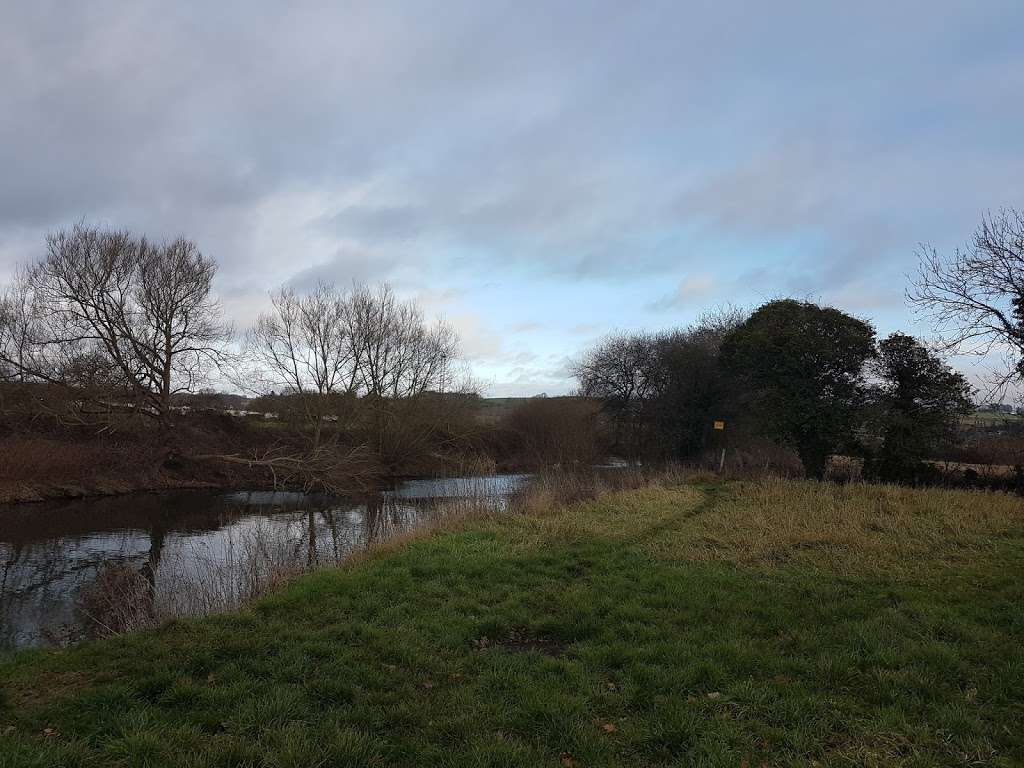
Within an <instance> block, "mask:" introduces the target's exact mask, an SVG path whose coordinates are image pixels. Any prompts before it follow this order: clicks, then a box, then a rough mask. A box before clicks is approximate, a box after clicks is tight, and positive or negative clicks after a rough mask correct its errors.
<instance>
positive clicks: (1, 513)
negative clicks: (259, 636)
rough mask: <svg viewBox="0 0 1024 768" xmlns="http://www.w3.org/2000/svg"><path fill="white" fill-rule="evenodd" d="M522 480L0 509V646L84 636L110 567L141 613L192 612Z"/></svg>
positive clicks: (495, 504)
mask: <svg viewBox="0 0 1024 768" xmlns="http://www.w3.org/2000/svg"><path fill="white" fill-rule="evenodd" d="M525 479H526V476H524V475H499V476H494V477H480V478H455V479H445V480H414V481H408V482H405V483H401V484H400V485H398V486H397V487H396V488H395V489H394V490H391V491H386V492H383V493H378V494H374V495H371V496H368V497H364V498H358V499H356V498H351V499H349V498H338V497H329V496H316V495H304V494H296V493H280V492H278V493H270V492H251V493H230V494H209V493H203V492H177V493H166V494H133V495H130V496H122V497H111V498H102V499H91V500H80V501H73V502H63V503H42V504H27V505H16V506H11V507H7V508H2V509H0V648H20V647H29V646H34V645H48V644H57V645H59V644H65V643H68V642H73V641H75V640H79V639H81V638H82V637H84V636H87V635H88V634H89V633H90V632H91V631H93V630H95V629H96V626H95V624H96V622H95V620H94V619H95V618H96V617H95V614H87V612H86V611H85V610H84V609H83V602H84V601H83V594H91V593H90V592H89V590H90V589H92V590H94V589H95V586H94V585H95V584H96V583H97V579H98V578H102V577H103V576H104V574H106V573H108V572H110V571H111V569H115V570H116V569H120V570H121V571H122V572H125V573H129V574H132V575H133V576H134V577H136V579H137V580H140V581H139V583H142V584H144V585H146V589H145V590H144V592H141V593H138V594H133V595H132V597H131V600H132V601H134V602H147V601H148V602H147V604H146V605H145V606H144V608H145V610H147V611H156V612H159V613H160V614H161V615H167V614H173V615H183V614H200V613H204V612H208V611H210V610H217V609H220V608H223V607H229V606H230V605H231V604H236V603H238V602H241V601H244V599H246V598H247V596H248V595H249V594H250V593H251V592H252V591H253V590H257V589H259V588H260V587H261V586H262V585H263V582H264V581H265V580H267V579H272V578H274V576H275V574H276V573H277V572H278V571H280V570H295V569H300V570H305V569H308V568H315V567H318V566H323V565H330V564H334V563H337V562H339V561H341V560H343V559H344V558H345V557H347V556H348V555H349V554H351V553H352V552H354V551H358V550H361V549H364V548H366V547H367V546H368V545H369V544H372V543H374V542H379V541H382V540H384V539H387V538H389V537H391V536H394V535H396V534H400V533H403V532H405V531H408V530H410V529H412V528H414V527H416V526H419V525H423V524H424V523H428V522H430V521H434V520H437V519H439V518H441V517H443V516H444V515H446V514H450V513H452V512H453V511H455V510H457V509H459V508H461V507H463V506H464V505H465V504H467V503H473V504H480V503H483V504H486V505H488V506H490V507H492V508H494V509H501V508H502V507H503V505H504V504H505V503H506V500H507V496H508V495H509V494H510V493H511V492H513V491H515V490H516V489H517V488H519V487H520V486H521V484H522V483H523V482H524V480H525ZM85 602H87V601H85ZM134 608H136V609H141V608H142V607H141V606H134Z"/></svg>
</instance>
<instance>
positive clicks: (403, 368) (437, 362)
mask: <svg viewBox="0 0 1024 768" xmlns="http://www.w3.org/2000/svg"><path fill="white" fill-rule="evenodd" d="M350 308H351V329H352V335H353V339H354V343H355V344H356V346H357V348H358V350H359V354H360V364H359V378H360V386H361V388H362V391H363V393H364V394H367V395H372V396H375V397H379V398H392V399H398V398H406V397H414V396H416V395H420V394H422V393H424V392H426V391H428V390H434V391H441V392H443V391H445V390H447V389H449V388H450V387H451V385H452V363H453V361H454V359H455V356H456V353H457V352H458V347H459V340H458V337H457V335H456V334H455V332H454V330H453V329H452V328H451V327H450V326H448V325H446V324H445V323H444V322H441V321H438V322H436V323H435V324H433V325H430V324H428V323H427V322H426V320H425V319H424V317H423V310H422V309H420V307H419V306H418V305H417V304H416V303H415V302H412V301H404V302H403V301H399V300H398V299H397V298H396V297H395V294H394V291H392V290H391V287H390V286H389V285H387V284H384V285H381V286H380V287H379V288H378V289H377V290H375V291H372V290H370V289H367V288H357V289H356V290H355V291H354V292H353V293H352V296H351V298H350Z"/></svg>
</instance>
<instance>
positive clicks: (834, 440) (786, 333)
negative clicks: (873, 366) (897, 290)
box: [720, 299, 875, 478]
mask: <svg viewBox="0 0 1024 768" xmlns="http://www.w3.org/2000/svg"><path fill="white" fill-rule="evenodd" d="M874 344H875V331H874V328H872V327H871V325H870V324H868V323H866V322H865V321H863V320H859V319H858V318H856V317H851V316H850V315H847V314H846V313H844V312H841V311H839V310H838V309H833V308H831V307H819V306H818V305H816V304H812V303H810V302H806V301H797V300H795V299H780V300H776V301H771V302H769V303H767V304H765V305H764V306H762V307H760V308H759V309H758V310H757V311H756V312H754V314H752V315H751V316H750V318H749V319H748V320H747V321H746V322H745V323H743V324H742V325H740V326H739V327H738V328H737V329H736V330H734V331H733V332H732V333H730V334H729V335H728V336H727V337H726V338H725V341H724V342H723V343H722V349H721V353H720V359H721V363H722V366H723V369H724V370H725V371H727V372H728V373H729V374H730V376H731V377H732V378H733V380H734V382H735V383H736V384H737V385H739V386H740V388H741V392H742V395H741V401H742V403H743V408H744V409H745V410H746V414H745V415H746V416H747V417H748V418H749V419H750V420H752V422H753V423H754V424H755V425H756V427H757V429H758V430H759V431H760V432H761V434H763V435H764V436H766V437H769V438H771V439H773V440H775V441H777V442H779V443H781V444H783V445H787V446H790V447H792V448H793V449H794V450H796V452H797V454H798V455H799V456H800V460H801V461H802V462H803V465H804V470H805V471H806V472H807V474H808V475H810V476H811V477H817V478H821V477H823V476H824V474H825V469H826V466H827V464H828V457H829V455H830V454H832V453H835V452H836V451H837V450H839V449H841V448H845V447H846V446H847V445H849V444H851V443H852V442H853V432H854V427H855V425H856V423H857V417H858V413H859V412H860V406H861V404H862V398H863V392H864V388H863V381H864V378H863V377H864V366H865V362H866V361H867V360H868V359H869V358H870V357H871V355H872V354H873V352H874Z"/></svg>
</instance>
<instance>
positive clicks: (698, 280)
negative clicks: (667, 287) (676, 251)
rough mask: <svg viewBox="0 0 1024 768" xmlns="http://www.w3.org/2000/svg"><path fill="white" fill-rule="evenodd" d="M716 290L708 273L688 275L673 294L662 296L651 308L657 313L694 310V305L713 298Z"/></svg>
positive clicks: (712, 278)
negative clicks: (682, 309)
mask: <svg viewBox="0 0 1024 768" xmlns="http://www.w3.org/2000/svg"><path fill="white" fill-rule="evenodd" d="M714 289H715V279H714V277H712V276H711V275H709V274H707V273H698V274H695V275H687V276H686V277H684V278H683V279H682V280H681V281H680V282H679V285H678V286H677V287H676V290H675V291H673V292H672V293H670V294H668V295H666V296H662V297H661V298H660V299H658V300H656V301H654V302H652V303H651V304H650V305H649V306H650V308H651V309H652V310H654V311H656V312H665V311H668V310H673V309H679V308H686V309H693V307H694V305H695V304H696V305H697V306H700V303H702V302H707V301H708V299H710V298H712V296H713V291H714Z"/></svg>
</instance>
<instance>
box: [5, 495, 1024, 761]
mask: <svg viewBox="0 0 1024 768" xmlns="http://www.w3.org/2000/svg"><path fill="white" fill-rule="evenodd" d="M938 493H939V492H936V491H929V492H921V493H920V495H918V494H917V492H913V491H905V490H899V489H891V488H888V489H887V488H871V487H863V486H858V487H851V488H849V489H846V490H844V489H840V488H837V487H835V486H825V485H816V484H812V483H792V484H786V483H780V482H774V483H772V482H769V483H750V484H730V485H726V486H705V487H702V488H695V487H692V486H680V487H670V488H651V489H644V490H640V491H631V492H625V493H620V494H615V495H611V496H608V497H605V498H602V499H600V500H598V501H596V502H589V503H585V504H581V505H577V506H574V507H572V508H570V509H567V510H563V511H560V512H557V513H552V514H549V515H533V516H525V517H510V518H505V519H503V520H499V521H477V522H469V523H465V524H464V525H462V526H460V527H458V529H456V530H451V531H441V532H437V533H434V534H432V535H430V536H428V537H425V538H423V539H419V540H413V541H411V542H409V543H407V544H405V545H404V546H402V547H401V548H400V549H397V550H395V551H392V552H387V553H381V554H379V555H377V556H375V557H371V558H368V559H366V560H364V561H362V562H359V563H354V564H352V565H351V566H350V567H348V568H346V569H344V570H341V571H330V572H329V571H324V572H319V573H316V574H312V575H310V576H307V577H305V578H302V579H300V580H299V581H297V582H295V583H293V584H292V585H290V586H289V587H288V588H286V589H285V590H283V591H281V592H280V593H278V594H275V595H274V596H272V597H270V598H268V599H265V600H263V601H261V602H260V603H258V604H257V605H255V606H253V607H252V609H251V610H248V611H245V612H243V613H239V614H234V615H228V616H220V617H214V618H210V619H206V620H201V621H193V622H176V623H174V624H172V625H170V626H167V627H165V628H163V629H160V630H158V631H153V632H147V633H144V634H139V635H135V636H128V637H122V638H118V639H114V640H109V641H103V642H94V643H89V644H85V645H82V646H79V647H76V648H72V649H69V650H65V651H60V652H54V651H33V652H26V653H21V654H18V655H15V656H13V657H10V658H8V659H7V660H5V661H3V662H0V681H2V682H0V766H3V767H4V768H8V767H10V766H27V765H33V766H36V765H38V766H75V765H102V766H108V765H115V766H117V765H124V766H164V765H186V766H207V765H209V766H303V767H308V766H319V765H322V766H363V765H381V766H392V765H394V766H417V765H422V766H531V767H533V766H545V765H549V766H582V767H587V766H669V765H696V766H701V765H707V766H719V765H722V766H744V765H746V766H760V765H762V764H765V765H771V766H779V765H807V766H810V765H816V764H821V765H849V766H864V765H868V766H870V765H906V766H932V765H1002V766H1010V765H1021V764H1024V729H1022V728H1021V727H1020V724H1021V722H1024V649H1022V643H1021V639H1022V637H1024V581H1022V579H1021V575H1022V574H1024V517H1022V512H1021V504H1020V502H1019V501H1018V500H1016V499H1012V498H1010V497H1006V496H997V495H994V494H981V493H949V494H948V495H947V496H945V497H943V496H938V495H936V494H938ZM943 499H945V500H946V502H947V503H946V504H945V505H943V503H942V500H943ZM783 507H785V509H783ZM948 510H953V512H949V511H948ZM956 510H963V514H962V515H961V514H956V513H955V511H956ZM979 510H980V511H979ZM776 517H777V518H778V520H777V523H778V524H777V525H775V526H772V525H771V521H772V520H773V519H775V518H776ZM844 519H848V520H849V521H850V526H852V528H851V527H850V526H844V523H843V521H844ZM823 521H824V522H823ZM894 521H898V522H900V523H901V525H902V528H903V529H905V530H900V531H894V530H892V528H893V526H894V524H895V523H894ZM851 530H854V533H851V532H850V531H851ZM771 531H775V533H771ZM765 538H768V539H770V546H769V545H767V544H764V543H763V540H764V539H765ZM744 541H746V543H747V544H748V545H750V547H753V554H751V551H750V547H745V546H743V542H744ZM886 542H891V547H887V546H886ZM787 547H788V548H789V550H790V551H789V552H788V554H787V551H786V548H787ZM904 547H909V549H906V550H904V549H901V548H904ZM901 553H902V554H901ZM897 555H900V556H897ZM902 557H912V558H914V561H915V562H916V563H917V564H918V565H919V566H920V567H910V568H908V567H905V566H906V563H904V562H902V560H901V558H902Z"/></svg>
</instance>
